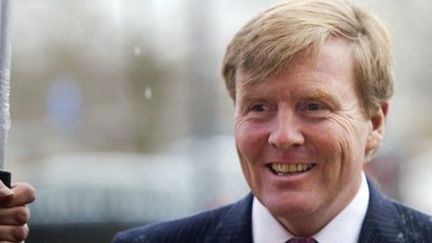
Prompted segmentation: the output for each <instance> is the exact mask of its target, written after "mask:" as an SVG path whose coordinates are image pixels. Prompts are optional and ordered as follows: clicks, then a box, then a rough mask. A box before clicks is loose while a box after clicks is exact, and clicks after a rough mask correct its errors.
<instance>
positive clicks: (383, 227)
mask: <svg viewBox="0 0 432 243" xmlns="http://www.w3.org/2000/svg"><path fill="white" fill-rule="evenodd" d="M368 185H369V191H370V198H369V206H368V211H367V213H366V217H365V220H364V222H363V226H362V229H361V232H360V239H359V243H397V242H398V243H402V242H403V243H407V242H415V240H414V241H413V238H411V237H410V236H409V235H407V234H406V232H405V231H406V229H407V227H406V226H404V219H403V216H402V217H401V213H400V212H399V211H398V210H397V208H396V206H395V203H394V202H392V201H391V200H390V199H388V198H386V197H385V196H384V195H383V194H382V193H381V192H380V191H379V190H378V189H377V188H376V186H375V185H374V184H373V183H371V182H370V181H368ZM404 233H405V234H404Z"/></svg>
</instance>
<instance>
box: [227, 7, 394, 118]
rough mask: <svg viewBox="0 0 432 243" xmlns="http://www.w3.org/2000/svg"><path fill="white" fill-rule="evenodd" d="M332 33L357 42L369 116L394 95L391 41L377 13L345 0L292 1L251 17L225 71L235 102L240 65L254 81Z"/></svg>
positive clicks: (355, 49)
mask: <svg viewBox="0 0 432 243" xmlns="http://www.w3.org/2000/svg"><path fill="white" fill-rule="evenodd" d="M330 37H335V38H342V39H345V40H347V41H348V42H349V43H351V44H352V54H353V57H354V74H355V79H356V82H357V83H356V86H357V91H358V94H359V97H360V99H361V101H362V106H363V108H364V110H365V112H366V115H368V116H370V115H371V113H372V112H374V111H375V110H376V109H377V108H378V107H379V106H380V105H381V104H382V102H384V101H386V100H388V99H389V98H390V97H391V95H392V94H393V70H392V67H393V55H392V43H391V39H390V36H389V34H388V31H387V29H386V27H385V26H384V25H383V24H382V23H381V21H380V20H379V19H378V18H376V17H375V16H374V15H372V14H370V13H368V12H366V11H365V10H363V9H361V8H359V7H357V6H354V5H353V4H350V3H347V2H344V1H342V0H291V1H286V2H284V3H282V4H279V5H276V6H274V7H272V8H270V9H267V10H265V11H264V12H262V13H261V14H259V15H258V16H257V17H255V18H254V19H252V20H251V21H250V22H248V23H247V24H246V25H245V26H244V27H243V28H242V29H241V30H240V31H239V32H237V34H236V35H235V36H234V38H233V40H232V41H231V42H230V44H229V45H228V48H227V51H226V54H225V57H224V61H223V68H222V73H223V76H224V79H225V84H226V87H227V89H228V91H229V93H230V96H231V97H232V98H233V100H234V101H235V89H236V83H235V77H236V73H237V71H238V70H242V71H244V72H246V73H247V74H248V75H249V76H250V80H249V82H252V83H254V82H255V83H256V82H260V81H263V80H265V79H266V78H268V77H269V76H270V75H273V74H275V73H278V72H280V71H282V69H283V68H285V67H286V65H289V63H290V62H291V61H293V60H295V59H296V57H298V56H299V55H305V53H306V55H310V54H313V53H314V52H309V50H312V51H314V50H319V47H320V45H321V44H322V43H324V42H325V41H326V40H328V39H329V38H330Z"/></svg>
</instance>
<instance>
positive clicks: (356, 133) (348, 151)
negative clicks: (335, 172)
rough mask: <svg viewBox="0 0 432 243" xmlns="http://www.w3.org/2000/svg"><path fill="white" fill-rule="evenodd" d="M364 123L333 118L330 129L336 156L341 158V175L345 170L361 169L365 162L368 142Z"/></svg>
mask: <svg viewBox="0 0 432 243" xmlns="http://www.w3.org/2000/svg"><path fill="white" fill-rule="evenodd" d="M363 125H364V124H363V123H362V122H360V121H357V120H352V119H348V118H346V117H337V116H334V117H331V122H330V123H329V126H331V128H329V129H328V131H329V132H331V133H332V134H329V137H332V141H334V143H336V144H334V146H335V155H336V156H338V157H339V161H340V167H341V173H343V171H344V170H350V169H353V168H357V167H359V168H361V165H362V164H363V162H364V161H363V160H364V155H365V154H364V151H365V150H364V148H365V146H366V140H365V138H364V137H366V135H364V134H363V132H364V131H365V130H364V129H362V127H363Z"/></svg>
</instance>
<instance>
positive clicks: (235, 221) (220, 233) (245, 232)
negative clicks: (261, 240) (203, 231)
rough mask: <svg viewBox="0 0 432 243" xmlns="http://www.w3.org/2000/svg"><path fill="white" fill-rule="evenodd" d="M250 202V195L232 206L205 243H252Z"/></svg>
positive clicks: (251, 196)
mask: <svg viewBox="0 0 432 243" xmlns="http://www.w3.org/2000/svg"><path fill="white" fill-rule="evenodd" d="M252 200H253V195H252V194H251V193H250V194H249V195H248V196H246V197H245V198H244V199H242V200H241V201H239V202H237V203H235V204H233V205H232V206H231V207H230V208H229V209H228V211H227V212H226V213H225V214H224V215H222V216H221V219H220V221H219V223H218V225H217V226H216V228H215V230H214V231H213V232H212V233H211V234H210V235H209V236H208V237H207V238H206V243H217V242H218V243H222V242H223V243H252V242H253V241H252Z"/></svg>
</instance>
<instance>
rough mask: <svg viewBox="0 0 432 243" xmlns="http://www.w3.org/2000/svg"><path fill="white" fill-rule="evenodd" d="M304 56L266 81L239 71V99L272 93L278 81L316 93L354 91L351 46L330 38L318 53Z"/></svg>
mask: <svg viewBox="0 0 432 243" xmlns="http://www.w3.org/2000/svg"><path fill="white" fill-rule="evenodd" d="M305 53H307V55H298V57H297V58H295V59H294V60H293V61H291V62H289V63H288V64H286V65H285V66H284V67H283V68H282V69H281V71H279V72H277V73H274V74H272V75H270V76H269V77H267V78H265V79H264V80H254V77H253V76H252V75H250V73H251V72H247V71H243V70H239V71H238V72H237V73H236V87H237V88H236V96H237V98H241V96H242V95H245V93H251V92H252V93H254V92H258V93H263V92H265V90H267V89H269V90H271V89H272V87H275V86H274V85H272V83H274V82H276V81H282V82H287V83H289V84H288V85H290V84H292V85H297V86H298V88H302V89H306V90H307V89H311V91H314V92H316V90H317V88H320V87H321V89H323V90H329V89H330V88H332V87H333V88H337V87H338V90H339V91H341V92H347V91H355V77H354V64H353V57H352V56H353V55H352V49H351V45H350V43H349V42H347V41H345V40H343V39H336V38H330V39H329V40H327V41H325V42H324V43H323V44H322V45H320V47H319V49H317V51H310V52H305ZM282 91H283V90H278V92H282ZM273 92H274V91H273ZM354 93H356V92H354ZM349 94H352V92H349Z"/></svg>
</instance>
